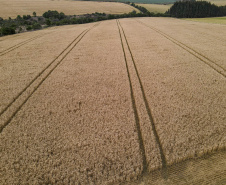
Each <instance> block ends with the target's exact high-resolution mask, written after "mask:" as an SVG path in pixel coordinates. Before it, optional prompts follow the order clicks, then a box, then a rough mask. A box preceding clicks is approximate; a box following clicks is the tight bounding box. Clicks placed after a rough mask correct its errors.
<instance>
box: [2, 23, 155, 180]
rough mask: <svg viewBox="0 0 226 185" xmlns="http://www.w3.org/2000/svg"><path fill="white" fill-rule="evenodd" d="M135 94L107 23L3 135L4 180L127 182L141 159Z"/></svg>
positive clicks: (67, 60)
mask: <svg viewBox="0 0 226 185" xmlns="http://www.w3.org/2000/svg"><path fill="white" fill-rule="evenodd" d="M109 43H111V44H109ZM130 93H131V92H130V89H129V81H128V76H127V72H126V66H125V62H124V55H123V51H122V48H121V42H120V39H119V30H118V27H117V24H116V22H115V20H112V21H104V22H102V23H101V24H100V25H99V26H98V27H97V28H95V29H93V30H92V31H90V32H89V34H87V35H86V36H85V37H84V38H83V39H82V41H81V42H80V43H79V44H78V45H77V46H76V48H75V49H74V50H72V52H70V53H69V54H68V55H67V57H66V58H65V59H64V62H62V63H61V64H60V66H59V67H57V68H56V69H55V70H54V72H53V73H52V74H51V75H50V76H49V77H48V78H47V79H46V80H45V81H44V82H43V84H42V85H41V86H40V88H38V89H37V91H36V92H35V93H34V94H33V95H32V96H31V98H29V100H28V101H27V102H26V104H25V105H24V106H23V107H22V108H21V109H20V111H19V112H18V113H17V114H16V115H15V117H14V118H13V119H12V122H11V123H10V124H9V125H8V126H7V127H6V128H5V129H4V130H3V132H2V133H1V134H0V140H1V142H0V150H1V153H0V155H1V157H0V166H3V167H4V168H3V169H2V170H1V175H2V176H1V177H2V178H0V184H1V183H5V184H12V183H21V184H26V183H28V184H70V183H71V184H122V183H124V182H125V181H128V182H129V181H131V180H135V179H137V178H139V177H140V176H141V174H142V169H143V161H142V153H141V151H140V147H139V138H138V135H137V129H136V123H135V118H134V111H133V107H132V102H131V97H130ZM152 143H154V142H153V141H152ZM152 152H154V151H152ZM153 156H154V157H155V155H154V153H153Z"/></svg>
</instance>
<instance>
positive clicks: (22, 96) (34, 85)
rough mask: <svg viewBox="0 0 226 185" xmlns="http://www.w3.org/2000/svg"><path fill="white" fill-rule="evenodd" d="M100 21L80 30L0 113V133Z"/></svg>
mask: <svg viewBox="0 0 226 185" xmlns="http://www.w3.org/2000/svg"><path fill="white" fill-rule="evenodd" d="M99 24H100V23H97V24H95V25H94V26H92V27H91V28H88V29H86V30H84V31H83V32H81V33H80V34H79V35H78V36H77V37H76V38H75V39H74V40H73V41H72V42H71V43H70V44H69V45H68V46H67V47H66V48H65V49H64V50H63V51H62V52H61V53H60V54H59V55H58V56H57V57H56V58H55V59H54V60H53V61H52V62H50V63H49V64H48V65H47V66H46V67H45V68H44V69H43V70H42V71H41V72H40V73H39V74H38V75H37V76H36V77H35V78H34V79H33V80H32V81H31V82H30V83H29V84H28V85H27V86H26V87H25V88H24V89H23V90H22V91H21V92H20V93H19V94H18V95H17V96H16V97H15V98H14V99H13V100H12V101H11V102H10V103H9V104H8V105H7V106H6V107H5V108H4V109H3V110H2V111H1V113H0V118H1V119H0V133H1V132H2V131H3V129H4V128H5V127H6V126H7V125H8V124H9V123H10V122H11V120H12V119H13V118H14V116H15V115H16V114H17V113H18V112H19V110H20V109H21V108H22V107H23V105H24V104H25V103H26V102H27V101H28V100H29V98H30V97H31V96H32V95H33V94H34V93H35V91H36V90H37V89H38V88H39V87H40V86H41V85H42V83H43V82H44V81H45V80H46V79H47V78H48V77H49V76H50V74H51V73H52V72H53V71H54V70H55V69H56V67H57V66H59V65H60V64H61V63H62V61H63V60H64V59H65V58H66V57H67V55H68V54H69V53H70V52H71V51H72V50H73V49H74V48H75V46H76V45H77V44H78V43H79V42H80V41H81V40H82V39H83V37H84V36H85V35H86V34H87V33H88V32H89V31H90V30H91V29H93V28H95V27H96V26H97V25H99Z"/></svg>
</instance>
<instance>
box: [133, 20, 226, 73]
mask: <svg viewBox="0 0 226 185" xmlns="http://www.w3.org/2000/svg"><path fill="white" fill-rule="evenodd" d="M136 21H137V22H139V23H140V24H142V25H144V26H146V27H148V28H150V29H152V30H154V31H156V32H157V33H159V34H160V35H162V36H163V37H165V38H166V39H168V40H170V41H171V42H173V43H174V44H176V45H177V46H179V47H181V48H182V49H184V50H185V51H187V52H188V53H190V54H192V55H193V56H195V57H196V58H198V59H199V60H201V61H202V62H204V63H205V64H206V65H208V66H209V67H211V68H212V69H213V70H215V71H216V72H217V73H219V74H220V75H222V76H223V77H226V69H224V68H223V67H222V66H220V65H219V64H217V63H216V62H214V61H213V60H211V59H209V58H208V57H206V56H204V55H203V54H201V53H199V52H198V51H196V50H194V49H192V48H191V47H189V46H187V45H186V44H184V43H182V42H180V41H178V40H176V39H175V38H173V37H171V36H169V35H167V34H166V33H164V32H162V31H160V30H158V29H156V28H155V27H153V26H149V25H147V24H145V23H143V22H142V21H139V20H136Z"/></svg>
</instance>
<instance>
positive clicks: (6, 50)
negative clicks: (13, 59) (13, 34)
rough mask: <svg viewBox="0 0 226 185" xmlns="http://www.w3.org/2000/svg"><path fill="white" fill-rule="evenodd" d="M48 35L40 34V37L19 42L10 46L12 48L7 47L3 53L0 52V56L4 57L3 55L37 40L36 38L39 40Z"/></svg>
mask: <svg viewBox="0 0 226 185" xmlns="http://www.w3.org/2000/svg"><path fill="white" fill-rule="evenodd" d="M48 34H50V33H46V34H42V35H37V36H35V37H32V38H30V39H27V40H25V41H23V42H20V43H18V44H16V45H14V46H12V47H9V48H7V49H5V50H4V51H1V52H0V56H3V55H5V54H7V53H9V52H11V51H13V50H15V49H17V48H19V47H21V46H23V45H25V44H28V43H30V42H32V41H34V40H36V39H38V38H41V37H43V36H45V35H48Z"/></svg>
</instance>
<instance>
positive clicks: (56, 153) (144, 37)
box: [0, 18, 226, 184]
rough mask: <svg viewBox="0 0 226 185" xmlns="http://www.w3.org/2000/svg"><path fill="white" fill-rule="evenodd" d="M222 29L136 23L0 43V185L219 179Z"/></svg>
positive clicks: (162, 21) (225, 144)
mask: <svg viewBox="0 0 226 185" xmlns="http://www.w3.org/2000/svg"><path fill="white" fill-rule="evenodd" d="M223 28H224V26H223V25H214V26H213V25H211V24H203V23H198V22H191V21H185V20H178V19H173V18H132V19H121V20H117V21H116V20H108V21H103V22H98V23H90V24H83V25H73V26H62V27H52V28H50V29H45V30H40V31H35V32H27V33H22V34H17V35H12V36H7V37H1V39H0V43H1V45H0V46H1V48H0V79H1V84H0V184H18V183H20V184H26V183H28V184H124V183H125V184H145V183H147V184H150V183H153V184H165V183H166V182H167V183H168V184H183V183H187V184H195V183H196V184H197V183H202V184H206V183H215V184H217V183H218V182H221V181H222V178H223V177H225V171H226V169H225V165H224V163H225V160H224V159H225V148H226V137H225V119H226V118H225V105H226V99H225V93H226V79H225V76H226V74H225V67H226V64H225V60H224V59H225V58H226V54H225V42H224V35H225V34H226V33H225V31H224V29H223ZM194 30H195V31H194ZM219 30H220V31H219ZM191 31H193V32H192V33H191ZM216 33H218V34H216ZM213 46H214V47H213ZM218 55H219V56H218ZM197 157H200V158H197ZM197 169H200V170H203V171H204V172H205V173H206V174H203V173H195V174H194V171H195V170H197ZM195 175H197V177H196V176H195ZM193 176H194V177H193ZM191 177H193V178H191ZM211 178H212V179H211ZM166 179H168V180H166Z"/></svg>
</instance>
